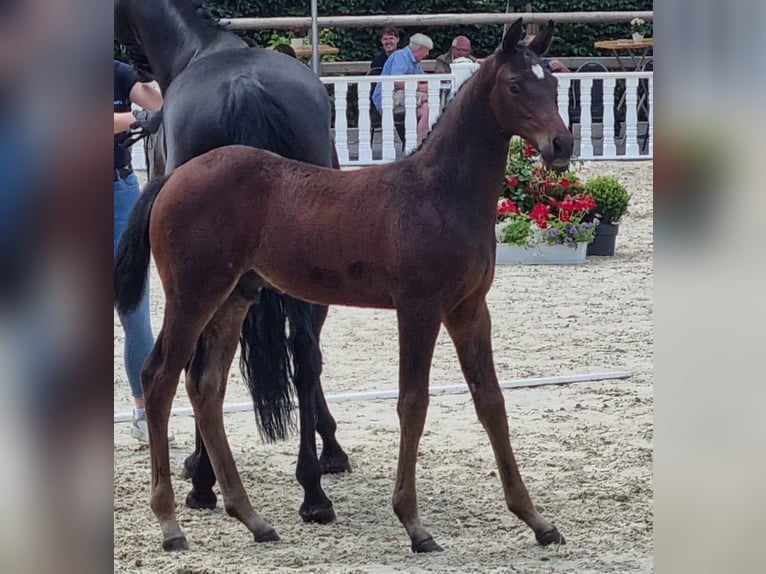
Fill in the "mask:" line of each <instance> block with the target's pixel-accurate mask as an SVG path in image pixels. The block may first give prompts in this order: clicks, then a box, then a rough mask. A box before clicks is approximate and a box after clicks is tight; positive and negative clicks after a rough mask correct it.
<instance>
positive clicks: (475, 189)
mask: <svg viewBox="0 0 766 574" xmlns="http://www.w3.org/2000/svg"><path fill="white" fill-rule="evenodd" d="M484 65H486V63H485V64H482V66H484ZM482 71H483V70H479V71H478V72H476V74H477V76H478V77H475V78H472V79H471V80H469V83H468V84H466V85H465V87H464V88H463V89H462V90H461V91H460V92H459V93H458V96H457V98H456V99H455V100H454V101H453V103H452V104H450V106H449V107H448V108H447V109H446V110H445V112H444V115H443V116H442V117H441V118H440V119H439V122H438V124H437V125H436V126H435V129H434V130H433V132H432V133H431V135H430V136H429V137H428V139H427V140H426V141H425V143H424V144H423V148H422V150H421V151H420V152H419V154H422V157H421V159H420V161H423V162H424V163H426V164H431V165H438V166H439V169H438V170H434V171H435V172H436V173H437V174H438V176H437V177H439V178H440V180H441V181H442V186H440V189H444V190H447V192H448V193H450V194H452V195H454V196H455V200H456V202H457V203H461V204H464V203H465V200H468V201H469V202H470V203H471V204H473V205H477V206H482V207H487V206H490V207H491V210H492V213H493V216H494V210H495V206H496V204H497V198H498V195H499V192H500V187H501V184H502V181H503V179H502V178H503V174H504V173H505V165H506V161H507V158H508V137H506V136H504V135H502V134H501V133H500V131H499V129H498V126H497V120H496V119H495V118H494V115H493V113H492V110H491V106H490V102H489V94H490V91H491V90H490V88H489V87H488V86H487V85H486V82H490V81H492V77H494V74H484V75H479V74H481V72H482ZM486 72H489V70H487V71H486Z"/></svg>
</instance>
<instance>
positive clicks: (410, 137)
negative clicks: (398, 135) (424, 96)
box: [404, 80, 418, 154]
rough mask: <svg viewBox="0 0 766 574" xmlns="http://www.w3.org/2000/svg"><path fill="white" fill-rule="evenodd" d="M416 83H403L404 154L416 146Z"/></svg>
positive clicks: (407, 81) (409, 81)
mask: <svg viewBox="0 0 766 574" xmlns="http://www.w3.org/2000/svg"><path fill="white" fill-rule="evenodd" d="M417 89H418V81H417V80H406V81H405V82H404V153H405V154H406V153H409V152H411V151H412V150H414V149H415V148H416V147H417V145H418V132H417V124H418V119H417V117H416V115H415V108H416V107H417V95H416V92H417Z"/></svg>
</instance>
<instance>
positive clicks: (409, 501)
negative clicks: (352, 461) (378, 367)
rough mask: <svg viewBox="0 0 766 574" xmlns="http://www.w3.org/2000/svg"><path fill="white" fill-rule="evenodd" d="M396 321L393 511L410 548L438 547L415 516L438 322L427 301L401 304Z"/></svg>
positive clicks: (439, 547)
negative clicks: (396, 433) (417, 474)
mask: <svg viewBox="0 0 766 574" xmlns="http://www.w3.org/2000/svg"><path fill="white" fill-rule="evenodd" d="M397 319H398V321H399V402H398V403H397V406H396V410H397V413H398V414H399V428H400V438H399V461H398V464H397V467H396V484H395V486H394V496H393V504H394V512H395V513H396V516H397V517H398V518H399V520H400V521H401V523H402V524H403V525H404V528H405V529H406V530H407V534H409V536H410V540H411V542H412V550H413V552H434V551H437V550H441V549H442V548H441V546H439V545H438V544H437V543H436V542H435V541H434V539H433V537H432V536H431V534H429V532H428V531H427V530H426V529H425V528H423V525H422V524H421V523H420V518H419V516H418V500H417V493H416V491H415V464H416V462H417V458H418V444H419V443H420V437H421V435H422V434H423V426H424V425H425V421H426V413H427V411H428V374H429V372H430V369H431V359H432V357H433V353H434V345H435V344H436V337H437V335H438V334H439V325H440V324H441V322H440V320H439V316H438V314H437V312H436V310H435V309H433V308H432V307H431V306H430V305H428V304H421V305H408V306H406V307H403V306H400V307H399V308H398V309H397Z"/></svg>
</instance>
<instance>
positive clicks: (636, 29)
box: [630, 18, 646, 42]
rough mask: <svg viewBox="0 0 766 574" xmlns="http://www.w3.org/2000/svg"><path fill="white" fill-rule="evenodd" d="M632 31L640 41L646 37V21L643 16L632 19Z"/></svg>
mask: <svg viewBox="0 0 766 574" xmlns="http://www.w3.org/2000/svg"><path fill="white" fill-rule="evenodd" d="M630 32H631V34H632V35H633V39H634V40H635V41H636V42H639V41H641V40H643V39H644V34H646V22H645V21H644V19H643V18H633V19H632V20H631V21H630Z"/></svg>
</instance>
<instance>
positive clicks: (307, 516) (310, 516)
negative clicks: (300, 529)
mask: <svg viewBox="0 0 766 574" xmlns="http://www.w3.org/2000/svg"><path fill="white" fill-rule="evenodd" d="M298 513H299V514H300V515H301V518H303V522H315V523H317V524H330V523H331V522H335V510H333V507H332V503H330V504H329V505H328V506H307V505H306V503H305V502H304V503H303V504H301V507H300V510H298Z"/></svg>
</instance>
